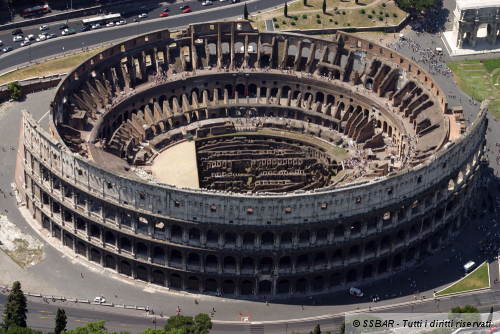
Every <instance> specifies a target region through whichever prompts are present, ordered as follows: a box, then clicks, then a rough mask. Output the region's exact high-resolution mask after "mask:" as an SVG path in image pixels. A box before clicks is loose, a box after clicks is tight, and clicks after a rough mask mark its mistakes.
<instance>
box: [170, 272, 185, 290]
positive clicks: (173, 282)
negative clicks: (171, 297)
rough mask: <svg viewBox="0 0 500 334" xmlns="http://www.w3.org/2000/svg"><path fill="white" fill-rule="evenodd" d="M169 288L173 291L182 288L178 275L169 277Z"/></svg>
mask: <svg viewBox="0 0 500 334" xmlns="http://www.w3.org/2000/svg"><path fill="white" fill-rule="evenodd" d="M170 287H171V288H174V289H181V288H182V278H181V276H180V275H179V274H172V275H170Z"/></svg>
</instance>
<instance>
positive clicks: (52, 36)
mask: <svg viewBox="0 0 500 334" xmlns="http://www.w3.org/2000/svg"><path fill="white" fill-rule="evenodd" d="M71 30H73V29H71ZM56 37H57V35H56V34H49V35H47V39H51V38H56Z"/></svg>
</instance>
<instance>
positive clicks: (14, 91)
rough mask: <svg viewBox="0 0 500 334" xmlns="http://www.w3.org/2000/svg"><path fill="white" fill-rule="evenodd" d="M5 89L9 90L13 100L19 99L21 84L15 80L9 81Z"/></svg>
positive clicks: (21, 91)
mask: <svg viewBox="0 0 500 334" xmlns="http://www.w3.org/2000/svg"><path fill="white" fill-rule="evenodd" d="M7 90H8V91H9V94H10V98H11V99H14V100H19V98H20V97H21V95H22V94H23V90H22V88H21V85H20V84H19V82H17V81H14V82H9V83H8V84H7Z"/></svg>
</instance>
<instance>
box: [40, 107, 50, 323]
mask: <svg viewBox="0 0 500 334" xmlns="http://www.w3.org/2000/svg"><path fill="white" fill-rule="evenodd" d="M49 112H50V110H49V111H47V112H46V113H45V115H43V116H42V118H40V119H39V120H38V123H40V122H41V121H42V119H44V118H45V116H47V114H48V113H49ZM51 313H52V312H51Z"/></svg>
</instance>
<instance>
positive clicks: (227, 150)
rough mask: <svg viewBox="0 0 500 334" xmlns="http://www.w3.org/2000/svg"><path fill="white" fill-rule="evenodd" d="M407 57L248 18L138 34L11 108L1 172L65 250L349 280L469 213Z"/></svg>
mask: <svg viewBox="0 0 500 334" xmlns="http://www.w3.org/2000/svg"><path fill="white" fill-rule="evenodd" d="M445 95H446V94H444V93H443V91H442V90H441V89H440V88H439V87H438V86H437V85H436V83H435V82H434V80H433V78H431V77H430V76H429V74H428V73H427V72H426V71H425V70H424V69H423V68H421V67H420V66H419V65H418V64H416V63H414V62H412V61H411V60H409V59H406V58H404V57H403V56H402V55H401V54H399V53H397V52H395V51H393V50H390V49H388V48H385V47H382V46H380V45H378V44H374V43H373V42H370V41H367V40H364V39H361V38H359V37H356V36H354V35H350V34H347V33H343V32H338V33H337V34H336V36H335V37H334V38H328V39H323V38H317V37H312V36H306V35H300V34H294V33H283V32H261V31H257V30H256V29H254V28H253V27H252V26H251V25H250V24H249V23H248V22H245V21H237V22H215V23H206V24H197V25H191V26H188V27H187V28H186V30H184V31H181V32H179V33H176V34H174V33H172V32H170V31H168V30H162V31H155V32H152V33H148V34H145V35H141V36H137V37H133V38H131V39H129V40H127V41H125V42H123V43H121V44H117V45H115V46H113V47H110V48H108V49H106V50H104V51H102V52H101V53H99V54H97V55H95V56H93V57H92V58H89V59H88V60H86V61H84V62H83V63H81V64H80V65H79V66H77V67H76V68H75V69H74V70H73V71H72V72H71V73H69V74H68V76H67V77H66V78H65V79H64V80H63V81H61V83H60V84H59V86H58V87H57V90H56V92H55V96H54V99H53V102H52V103H51V106H50V115H51V119H50V133H47V132H46V131H44V130H43V129H42V127H41V126H40V125H39V124H37V122H36V121H35V120H34V119H33V118H32V117H31V115H30V114H29V112H27V111H23V119H22V125H21V126H22V128H21V139H20V145H19V151H18V152H19V154H18V159H17V168H16V178H15V182H16V184H17V187H18V188H19V191H20V193H21V196H22V198H23V200H24V201H25V204H26V206H27V208H29V210H30V211H31V212H32V214H33V217H34V218H36V220H37V221H38V222H39V223H40V226H41V227H43V228H45V229H47V230H48V231H50V233H51V234H52V236H53V237H54V239H53V240H54V242H61V243H62V244H63V245H64V246H66V247H69V249H71V250H72V251H73V252H74V253H75V254H77V255H78V256H82V257H85V258H86V259H88V261H93V262H96V263H98V264H100V265H101V266H103V267H106V268H110V269H111V270H113V271H116V272H117V273H118V274H119V275H124V276H128V277H131V278H134V279H137V280H142V281H146V282H150V283H154V284H158V285H164V286H167V287H170V288H173V289H181V290H187V291H194V292H206V291H210V292H211V291H223V292H225V293H230V294H235V295H252V294H290V293H309V292H313V291H328V290H333V289H339V288H341V287H342V286H347V287H350V286H352V285H357V284H360V282H361V281H363V280H366V279H371V278H374V277H377V276H382V275H385V274H384V273H387V272H394V271H396V270H398V269H401V268H404V267H405V266H408V265H411V264H412V263H415V262H416V261H420V260H421V258H422V257H425V256H426V254H428V253H429V252H432V250H433V249H436V248H438V247H441V245H442V244H443V243H444V242H446V241H447V240H448V239H449V238H450V237H451V236H452V235H453V233H456V232H457V231H459V230H460V228H461V227H462V226H463V224H464V223H465V222H466V221H467V216H468V215H470V214H471V209H470V208H469V204H470V203H472V201H471V199H472V197H474V196H475V193H476V189H477V188H478V184H479V179H480V177H479V175H478V174H479V170H480V163H481V159H482V156H483V146H484V142H485V133H486V129H487V119H486V117H485V115H486V113H487V107H488V106H487V104H483V105H482V107H481V110H480V113H479V117H478V118H477V119H476V120H475V122H474V123H473V124H472V125H471V126H470V127H468V128H466V127H465V123H464V119H463V113H462V112H461V110H460V109H458V108H453V109H452V110H450V109H448V105H447V100H446V96H445Z"/></svg>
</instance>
